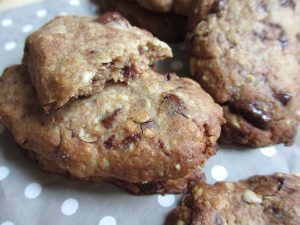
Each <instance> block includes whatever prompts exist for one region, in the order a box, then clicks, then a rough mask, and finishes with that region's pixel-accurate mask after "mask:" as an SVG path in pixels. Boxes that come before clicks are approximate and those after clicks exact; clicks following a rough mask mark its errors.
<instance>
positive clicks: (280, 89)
mask: <svg viewBox="0 0 300 225" xmlns="http://www.w3.org/2000/svg"><path fill="white" fill-rule="evenodd" d="M299 6H300V2H299V1H278V0H267V1H257V0H245V1H239V0H229V1H228V0H226V1H221V0H219V1H215V0H197V1H196V4H195V9H194V10H193V13H192V15H191V18H190V20H189V33H188V35H187V39H188V40H189V43H190V46H191V51H192V54H193V56H192V59H191V63H190V65H191V72H192V74H193V76H194V78H195V79H196V80H197V81H198V82H199V83H200V84H201V86H202V87H203V88H204V89H205V90H206V91H207V92H208V93H210V94H211V95H212V97H213V98H214V99H215V101H216V102H217V103H219V104H220V105H222V106H223V108H224V112H225V119H226V121H227V123H226V124H225V125H224V126H223V132H222V135H223V137H224V139H227V140H229V141H232V142H236V143H240V144H245V145H250V146H253V147H258V146H266V145H272V144H279V143H284V144H286V145H291V144H292V143H293V141H294V138H295V135H296V131H297V126H298V123H299V115H297V111H298V112H299V109H300V76H299V71H300V61H299V55H300V54H299V49H300V41H299V39H298V36H299V34H300V11H299ZM282 18H284V19H282Z"/></svg>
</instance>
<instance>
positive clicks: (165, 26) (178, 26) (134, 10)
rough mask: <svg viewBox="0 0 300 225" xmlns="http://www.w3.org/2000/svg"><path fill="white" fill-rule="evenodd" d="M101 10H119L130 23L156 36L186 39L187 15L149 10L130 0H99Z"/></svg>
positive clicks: (163, 38) (173, 39) (165, 38)
mask: <svg viewBox="0 0 300 225" xmlns="http://www.w3.org/2000/svg"><path fill="white" fill-rule="evenodd" d="M99 1H100V10H101V12H102V13H103V12H110V11H118V12H120V13H121V14H122V15H123V16H124V17H126V18H127V19H128V20H129V21H130V23H132V24H133V25H135V26H137V27H141V28H144V29H146V30H148V31H150V32H151V33H153V35H154V36H156V37H158V38H159V39H161V40H164V41H167V42H180V41H183V40H184V35H185V31H186V24H187V17H185V16H181V15H177V14H175V13H173V12H169V13H160V12H153V11H149V10H147V9H145V8H143V7H141V6H140V5H139V4H138V3H136V2H132V1H128V0H99Z"/></svg>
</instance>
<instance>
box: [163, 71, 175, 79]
mask: <svg viewBox="0 0 300 225" xmlns="http://www.w3.org/2000/svg"><path fill="white" fill-rule="evenodd" d="M174 76H176V74H175V73H165V74H164V78H165V80H167V81H169V80H172V78H173V77H174Z"/></svg>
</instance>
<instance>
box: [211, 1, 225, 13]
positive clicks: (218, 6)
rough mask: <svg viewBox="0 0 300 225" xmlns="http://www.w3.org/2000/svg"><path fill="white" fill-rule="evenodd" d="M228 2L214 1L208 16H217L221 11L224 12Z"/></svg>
mask: <svg viewBox="0 0 300 225" xmlns="http://www.w3.org/2000/svg"><path fill="white" fill-rule="evenodd" d="M227 2H228V0H216V1H214V3H213V4H212V6H211V8H210V10H209V14H219V13H220V12H221V11H222V10H224V8H225V5H226V4H227Z"/></svg>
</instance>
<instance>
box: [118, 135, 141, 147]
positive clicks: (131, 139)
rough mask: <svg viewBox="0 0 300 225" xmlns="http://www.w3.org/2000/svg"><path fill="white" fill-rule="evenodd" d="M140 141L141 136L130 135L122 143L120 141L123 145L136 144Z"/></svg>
mask: <svg viewBox="0 0 300 225" xmlns="http://www.w3.org/2000/svg"><path fill="white" fill-rule="evenodd" d="M140 139H141V135H140V134H132V135H130V136H128V137H126V138H125V139H124V140H123V141H122V144H123V145H129V144H131V143H133V142H137V141H138V140H140Z"/></svg>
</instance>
